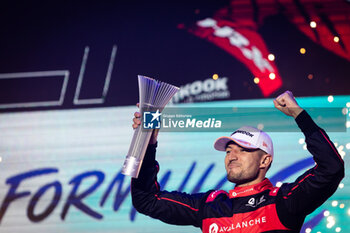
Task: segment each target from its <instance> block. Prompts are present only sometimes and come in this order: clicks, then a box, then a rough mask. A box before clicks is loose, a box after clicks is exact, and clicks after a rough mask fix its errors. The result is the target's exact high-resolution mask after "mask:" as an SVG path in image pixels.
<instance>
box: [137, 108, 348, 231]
mask: <svg viewBox="0 0 350 233" xmlns="http://www.w3.org/2000/svg"><path fill="white" fill-rule="evenodd" d="M296 122H297V124H298V126H299V128H300V129H301V130H302V132H303V133H304V135H305V138H306V139H305V142H306V144H307V149H308V150H309V152H310V153H311V154H312V155H313V157H314V160H315V162H316V165H315V167H313V168H311V169H309V170H307V171H306V172H305V173H304V174H303V175H301V176H300V177H299V178H298V179H297V180H296V181H295V182H294V183H284V184H283V185H282V186H281V187H280V188H277V187H273V185H272V184H271V182H270V181H269V180H268V179H265V180H264V181H262V182H261V183H259V184H256V185H251V186H247V187H236V188H234V189H233V190H231V191H230V192H229V193H227V192H225V191H220V190H218V191H215V190H210V191H208V192H206V193H198V194H187V193H180V192H167V191H160V189H159V184H158V182H157V172H158V164H157V162H156V160H155V153H156V145H149V147H148V149H147V152H146V156H145V159H144V162H143V165H142V168H141V171H140V174H139V177H138V178H137V179H134V178H133V179H132V188H131V190H132V191H131V193H132V202H133V205H134V207H135V208H136V210H137V211H138V212H140V213H143V214H145V215H148V216H151V217H152V218H156V219H160V220H161V221H163V222H166V223H169V224H176V225H193V226H195V227H200V228H201V229H202V231H203V232H208V233H218V232H229V233H236V232H249V233H251V232H254V233H255V232H299V231H300V229H301V227H302V225H303V222H304V219H305V217H306V215H308V214H310V213H311V212H313V211H314V210H315V209H316V208H317V207H319V206H320V205H321V204H322V203H324V202H325V201H326V200H327V199H328V198H329V197H330V196H331V195H332V194H333V193H334V192H335V191H336V189H337V187H338V184H339V183H340V181H341V180H342V178H343V177H344V162H343V160H342V158H341V156H340V155H339V154H338V152H337V149H336V148H335V147H334V145H333V143H332V142H331V141H330V139H329V137H328V136H327V134H326V133H325V131H324V130H322V129H321V128H319V127H318V126H317V125H316V124H315V123H314V121H313V120H312V119H311V117H310V116H309V115H308V114H307V113H306V112H305V111H303V112H301V113H300V114H299V115H298V117H297V118H296Z"/></svg>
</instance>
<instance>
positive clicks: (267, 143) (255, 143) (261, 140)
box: [214, 126, 273, 157]
mask: <svg viewBox="0 0 350 233" xmlns="http://www.w3.org/2000/svg"><path fill="white" fill-rule="evenodd" d="M230 141H234V142H235V143H237V144H238V145H240V146H242V147H244V148H247V149H258V148H259V149H261V150H263V151H265V152H266V153H268V154H270V155H271V156H272V157H273V144H272V140H271V138H270V136H269V135H268V134H267V133H265V132H264V131H261V130H259V129H257V128H254V127H251V126H243V127H241V128H239V129H237V130H236V131H235V132H233V133H232V134H231V136H230V137H226V136H223V137H219V138H218V139H216V141H215V143H214V148H215V149H217V150H219V151H225V150H226V145H227V143H228V142H230Z"/></svg>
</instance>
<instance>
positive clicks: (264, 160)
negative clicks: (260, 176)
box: [260, 154, 272, 168]
mask: <svg viewBox="0 0 350 233" xmlns="http://www.w3.org/2000/svg"><path fill="white" fill-rule="evenodd" d="M271 163H272V156H271V155H270V154H264V155H263V156H262V157H261V163H260V168H268V167H269V166H270V164H271Z"/></svg>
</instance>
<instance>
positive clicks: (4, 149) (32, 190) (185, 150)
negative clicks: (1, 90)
mask: <svg viewBox="0 0 350 233" xmlns="http://www.w3.org/2000/svg"><path fill="white" fill-rule="evenodd" d="M298 101H299V103H300V105H301V106H303V107H312V108H320V107H326V108H335V107H337V108H339V109H340V110H341V112H342V113H341V114H343V116H344V121H338V122H333V120H332V119H331V118H330V119H328V118H327V117H322V116H321V117H320V116H313V117H314V118H315V119H316V120H317V121H318V122H320V124H321V126H322V127H323V128H326V129H327V128H328V127H330V128H332V124H342V126H343V130H341V129H340V130H330V131H332V132H329V135H330V137H331V139H332V140H333V142H334V143H335V145H336V147H337V149H338V151H339V152H340V154H341V155H342V156H343V157H344V160H345V165H346V170H348V169H349V162H350V160H349V153H350V132H349V128H348V127H349V107H350V96H333V97H328V96H320V97H306V98H298ZM177 106H182V107H186V106H188V104H182V105H177ZM190 106H191V107H230V108H232V109H233V110H234V109H236V108H240V107H259V108H260V107H267V108H272V107H273V104H272V100H271V99H261V100H246V101H245V100H241V101H223V102H210V103H195V104H191V105H190ZM136 110H137V109H136V107H135V106H124V107H105V108H89V109H74V110H67V109H66V110H46V111H30V112H9V113H2V114H1V115H0V156H1V157H0V159H1V160H0V161H1V162H0V172H1V173H0V174H1V176H0V231H1V232H2V233H18V232H23V233H31V232H33V233H34V232H46V233H58V232H71V233H78V232H84V233H89V232H91V233H92V232H101V233H107V232H113V233H115V232H123V233H147V232H149V233H151V232H152V233H154V232H168V233H171V232H174V233H175V232H176V233H189V232H193V233H195V232H200V229H196V228H194V227H191V226H171V225H167V224H164V223H162V222H160V221H158V220H155V219H152V218H149V217H147V216H143V215H141V214H138V213H137V212H136V211H135V210H134V209H133V207H132V205H131V198H130V177H126V176H124V175H122V174H121V173H120V170H121V166H122V163H123V161H124V159H125V155H126V153H127V150H128V147H129V145H130V142H131V137H132V133H133V130H132V128H131V119H132V115H133V112H135V111H136ZM275 111H276V114H271V117H270V118H269V121H268V122H267V123H264V124H265V125H262V124H261V123H260V122H259V121H260V119H262V118H264V117H266V113H264V112H260V113H259V112H257V113H256V115H255V119H256V125H254V126H257V127H267V125H269V124H270V125H273V124H276V123H277V124H278V122H279V121H280V119H281V118H283V116H282V115H283V114H282V113H280V114H278V110H275ZM218 114H219V113H216V112H211V113H210V115H211V116H212V117H214V118H219V117H220V116H219V115H218ZM288 120H289V121H290V122H291V123H293V119H288ZM239 123H240V122H237V124H239ZM259 123H260V124H259ZM293 127H294V128H293ZM293 127H292V130H280V131H279V130H275V131H274V132H271V133H270V134H271V136H272V139H273V141H274V145H275V146H274V147H275V159H274V162H273V166H272V168H271V169H270V171H269V173H268V177H269V178H270V179H271V180H272V182H273V183H274V184H277V183H278V182H288V181H293V180H294V179H295V178H296V177H297V176H298V175H300V174H301V173H302V171H303V170H305V169H307V168H310V167H312V166H313V165H314V162H313V160H312V158H311V155H310V154H309V153H308V151H307V150H306V146H305V142H304V140H303V138H304V137H303V134H302V133H301V132H298V130H297V126H296V125H294V126H293ZM232 130H233V129H232ZM229 133H230V132H161V133H160V137H159V146H158V160H159V162H160V165H161V167H160V172H159V181H160V183H161V184H162V187H163V188H165V189H167V190H182V191H185V192H188V193H192V192H204V191H206V190H208V189H213V188H218V189H224V190H229V189H231V188H232V187H233V185H232V184H231V183H229V182H227V181H226V179H225V170H224V163H223V160H224V155H223V153H222V152H218V151H215V150H214V148H213V142H214V140H215V139H216V138H217V137H219V136H222V135H229ZM349 194H350V180H349V177H345V178H344V180H343V181H342V183H341V184H340V186H339V189H338V190H337V192H336V193H335V194H334V195H333V196H332V197H331V198H330V199H329V200H328V201H327V202H326V203H325V204H324V205H322V206H321V207H320V208H318V209H317V210H316V211H315V212H314V213H312V214H311V215H310V216H308V218H307V219H306V222H305V226H304V228H303V231H302V232H305V230H306V228H310V229H312V232H335V231H339V230H341V232H350V226H349V224H348V222H349V219H350V199H349V196H350V195H349Z"/></svg>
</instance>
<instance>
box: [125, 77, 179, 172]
mask: <svg viewBox="0 0 350 233" xmlns="http://www.w3.org/2000/svg"><path fill="white" fill-rule="evenodd" d="M138 81H139V98H140V103H139V104H140V109H141V119H140V120H141V122H143V119H144V112H151V111H156V110H158V111H159V112H161V111H162V110H163V109H164V107H165V105H166V104H167V103H168V102H169V101H170V99H171V98H172V97H173V96H174V95H175V94H176V92H177V91H178V90H179V88H178V87H176V86H173V85H170V84H167V83H164V82H161V81H157V80H154V79H152V78H149V77H145V76H141V75H139V76H138ZM141 124H142V123H141ZM152 132H153V129H144V128H143V127H142V126H140V127H138V128H136V129H135V131H134V135H133V137H132V140H131V144H130V147H129V151H128V154H127V155H126V158H125V161H124V165H123V168H122V173H123V174H124V175H128V176H131V177H134V178H137V177H138V175H139V172H140V169H141V165H142V161H143V158H144V156H145V153H146V149H147V146H148V143H149V141H150V138H151V135H152Z"/></svg>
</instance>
